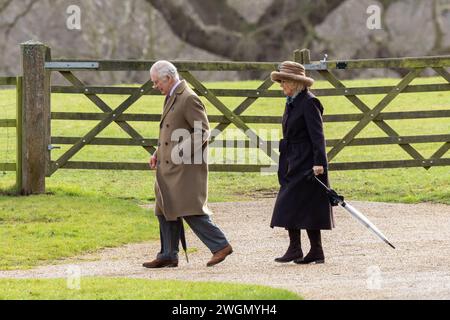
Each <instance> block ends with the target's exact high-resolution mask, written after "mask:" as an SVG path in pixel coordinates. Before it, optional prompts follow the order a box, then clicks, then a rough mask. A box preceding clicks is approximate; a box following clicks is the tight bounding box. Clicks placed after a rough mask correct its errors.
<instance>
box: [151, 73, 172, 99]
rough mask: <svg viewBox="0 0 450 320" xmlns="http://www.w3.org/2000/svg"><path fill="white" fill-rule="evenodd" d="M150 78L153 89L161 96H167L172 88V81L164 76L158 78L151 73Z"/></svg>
mask: <svg viewBox="0 0 450 320" xmlns="http://www.w3.org/2000/svg"><path fill="white" fill-rule="evenodd" d="M150 78H151V80H152V82H153V88H154V89H158V90H159V91H160V92H161V93H162V94H163V95H168V94H169V92H170V89H171V88H172V86H173V83H174V81H173V79H172V78H170V77H168V76H165V77H162V78H159V76H158V75H157V74H156V73H151V74H150Z"/></svg>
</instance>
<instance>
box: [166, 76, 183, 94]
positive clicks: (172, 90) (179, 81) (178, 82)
mask: <svg viewBox="0 0 450 320" xmlns="http://www.w3.org/2000/svg"><path fill="white" fill-rule="evenodd" d="M180 83H181V80H180V79H178V81H177V82H175V84H174V85H173V87H172V89H170V93H169V97H171V96H172V94H173V92H174V91H175V89H176V88H177V87H178V85H179V84H180Z"/></svg>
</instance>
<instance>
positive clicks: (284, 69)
mask: <svg viewBox="0 0 450 320" xmlns="http://www.w3.org/2000/svg"><path fill="white" fill-rule="evenodd" d="M270 78H271V79H272V81H276V82H281V80H288V81H297V82H303V83H304V84H305V85H306V86H307V87H311V86H312V85H313V83H314V79H313V78H309V77H307V76H306V75H305V67H304V66H303V65H302V64H300V63H297V62H293V61H284V62H282V63H281V64H280V66H279V67H278V71H273V72H272V73H271V74H270Z"/></svg>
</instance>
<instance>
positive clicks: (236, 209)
mask: <svg viewBox="0 0 450 320" xmlns="http://www.w3.org/2000/svg"><path fill="white" fill-rule="evenodd" d="M349 203H351V204H352V205H353V206H354V207H356V208H358V209H359V210H360V211H361V212H363V213H364V214H365V215H366V216H367V217H368V218H369V219H370V220H371V221H372V222H373V223H374V224H375V225H377V226H378V227H379V229H380V230H382V231H383V233H384V234H385V235H386V236H387V237H388V238H389V239H390V240H391V242H392V243H393V244H394V245H395V246H396V249H395V250H393V249H392V248H390V247H389V246H387V245H386V244H384V243H383V242H381V241H380V240H379V239H378V238H376V237H375V236H374V235H373V234H372V233H371V232H369V231H368V230H367V229H366V228H365V227H363V226H362V225H360V224H359V223H358V222H357V221H356V220H355V219H354V218H352V217H351V216H350V215H349V214H348V213H347V212H346V211H345V210H344V209H342V208H336V209H335V218H336V228H335V229H334V230H333V231H325V232H323V239H322V242H323V245H324V249H325V256H326V262H325V264H323V265H296V264H294V263H288V264H279V263H276V262H274V261H273V259H274V258H275V257H277V256H279V255H281V254H283V253H284V251H285V249H286V248H287V244H288V237H287V232H286V231H285V230H283V229H280V228H277V229H271V228H270V227H269V222H270V217H271V214H272V208H273V204H274V199H273V198H270V199H261V200H258V201H252V202H233V203H231V202H230V203H212V204H210V206H211V208H212V209H213V211H214V212H215V214H214V215H213V220H214V221H215V222H216V224H218V225H219V226H220V227H221V228H222V229H223V230H224V231H225V233H226V234H227V236H228V238H229V240H230V243H231V244H232V246H233V248H234V253H233V254H232V255H230V256H229V257H228V258H227V259H226V260H225V261H224V262H223V263H221V264H219V265H217V266H214V267H212V268H208V267H206V262H207V261H208V260H209V258H210V256H211V253H210V252H209V251H208V250H207V248H206V247H205V246H204V245H203V244H202V243H201V242H200V241H199V240H198V239H197V238H196V237H195V236H194V235H193V233H192V231H190V230H188V231H187V240H188V246H190V247H194V248H197V250H195V252H192V253H190V255H189V260H190V262H189V263H186V260H185V258H184V255H183V254H180V264H179V267H178V268H167V269H158V270H150V269H145V268H143V267H142V262H144V261H149V260H151V259H153V258H154V256H155V254H156V252H157V251H159V242H157V241H155V242H146V243H140V244H131V245H126V246H123V247H120V248H109V249H104V250H101V251H99V252H96V253H94V254H89V255H85V256H81V257H76V258H71V259H69V260H65V261H63V262H62V263H61V264H59V265H51V266H43V267H38V268H35V269H32V270H22V271H0V278H60V277H66V275H67V272H68V270H71V269H70V268H72V267H73V266H77V267H79V268H80V270H81V274H82V276H114V277H130V278H145V279H179V280H194V281H221V282H235V283H252V284H261V285H268V286H272V287H278V288H285V289H288V290H291V291H294V292H296V293H298V294H300V295H302V296H303V297H304V298H306V299H450V241H449V240H450V206H448V205H440V204H428V203H423V204H414V205H409V204H390V203H389V204H388V203H373V202H359V201H349ZM302 246H303V251H304V253H305V254H306V253H307V251H308V249H309V242H308V240H307V237H306V232H304V231H303V232H302ZM81 285H82V280H81Z"/></svg>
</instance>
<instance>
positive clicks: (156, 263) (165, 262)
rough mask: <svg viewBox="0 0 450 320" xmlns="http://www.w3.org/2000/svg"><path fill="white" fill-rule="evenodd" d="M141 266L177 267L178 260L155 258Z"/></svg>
mask: <svg viewBox="0 0 450 320" xmlns="http://www.w3.org/2000/svg"><path fill="white" fill-rule="evenodd" d="M142 266H143V267H146V268H175V267H178V260H160V259H155V260H153V261H150V262H144V263H143V264H142Z"/></svg>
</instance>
